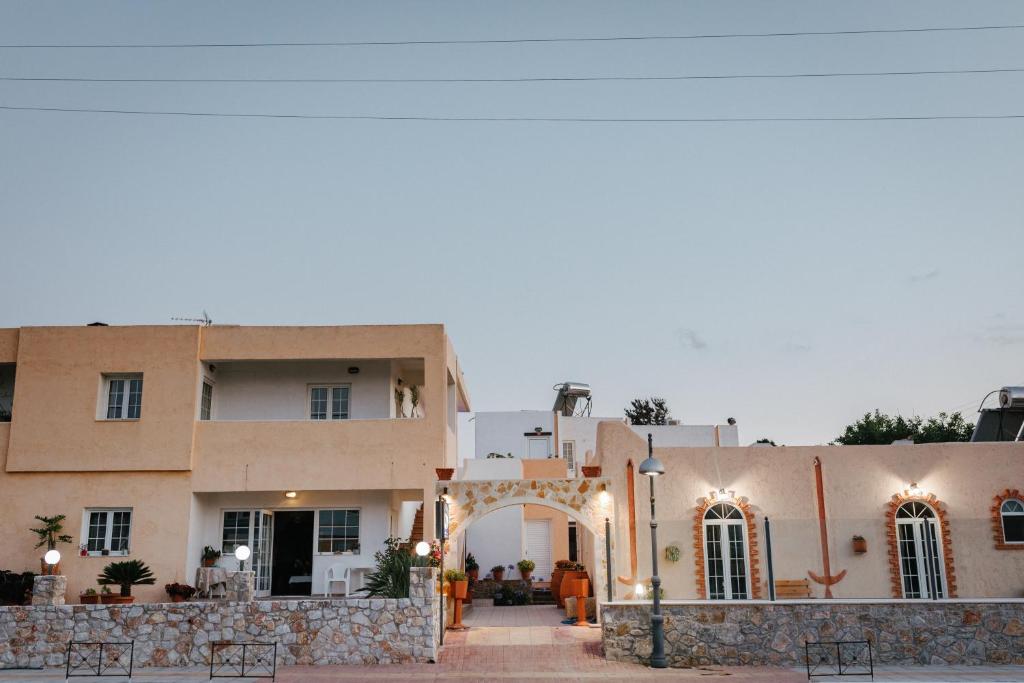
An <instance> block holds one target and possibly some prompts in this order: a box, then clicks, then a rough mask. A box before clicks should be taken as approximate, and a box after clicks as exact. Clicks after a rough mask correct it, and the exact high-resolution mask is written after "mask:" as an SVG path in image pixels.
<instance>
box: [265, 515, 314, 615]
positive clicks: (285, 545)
mask: <svg viewBox="0 0 1024 683" xmlns="http://www.w3.org/2000/svg"><path fill="white" fill-rule="evenodd" d="M271 562H272V563H273V573H272V574H271V582H270V592H271V594H272V595H310V594H311V593H312V589H313V511H312V510H288V511H280V510H278V511H275V512H274V552H273V557H272V559H271Z"/></svg>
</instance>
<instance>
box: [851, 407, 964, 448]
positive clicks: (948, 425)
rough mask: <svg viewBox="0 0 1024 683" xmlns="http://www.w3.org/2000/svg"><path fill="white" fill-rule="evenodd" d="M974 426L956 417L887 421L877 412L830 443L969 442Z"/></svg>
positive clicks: (892, 418) (868, 414) (956, 415)
mask: <svg viewBox="0 0 1024 683" xmlns="http://www.w3.org/2000/svg"><path fill="white" fill-rule="evenodd" d="M973 431H974V425H972V424H970V423H969V422H967V421H965V420H964V418H963V416H962V415H961V414H960V413H953V414H952V415H946V413H939V415H938V417H933V418H929V419H928V421H927V422H925V421H923V420H922V419H921V418H920V417H918V416H917V415H914V416H913V417H909V418H905V417H903V416H902V415H896V416H895V417H890V416H889V415H886V414H885V413H883V412H881V411H879V410H878V409H877V408H876V409H875V412H874V413H864V416H863V417H862V418H860V419H859V420H857V421H856V422H854V423H853V424H851V425H847V427H846V429H845V430H843V433H842V435H841V436H839V437H838V438H837V439H836V440H835V441H833V443H837V444H841V445H843V446H869V445H888V444H891V443H892V442H893V441H898V440H900V439H911V440H912V441H913V442H914V443H942V442H947V441H969V440H970V438H971V433H972V432H973Z"/></svg>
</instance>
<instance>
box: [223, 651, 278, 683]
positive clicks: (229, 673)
mask: <svg viewBox="0 0 1024 683" xmlns="http://www.w3.org/2000/svg"><path fill="white" fill-rule="evenodd" d="M243 677H245V678H269V679H271V680H276V679H277V643H232V642H230V641H218V642H214V643H212V644H211V647H210V678H211V679H213V678H243Z"/></svg>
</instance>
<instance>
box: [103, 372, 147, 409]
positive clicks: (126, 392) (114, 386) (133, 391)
mask: <svg viewBox="0 0 1024 683" xmlns="http://www.w3.org/2000/svg"><path fill="white" fill-rule="evenodd" d="M103 396H104V398H105V399H106V402H105V409H104V410H103V411H102V414H103V416H104V418H105V419H107V420H138V419H139V418H140V417H142V375H141V374H131V375H104V376H103Z"/></svg>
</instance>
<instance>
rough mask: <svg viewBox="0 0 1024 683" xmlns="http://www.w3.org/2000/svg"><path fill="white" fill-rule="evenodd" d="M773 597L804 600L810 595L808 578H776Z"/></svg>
mask: <svg viewBox="0 0 1024 683" xmlns="http://www.w3.org/2000/svg"><path fill="white" fill-rule="evenodd" d="M775 597H776V598H777V599H779V600H806V599H807V598H810V597H812V596H811V581H810V579H777V580H776V581H775Z"/></svg>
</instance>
